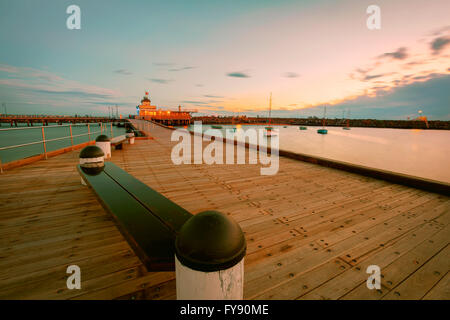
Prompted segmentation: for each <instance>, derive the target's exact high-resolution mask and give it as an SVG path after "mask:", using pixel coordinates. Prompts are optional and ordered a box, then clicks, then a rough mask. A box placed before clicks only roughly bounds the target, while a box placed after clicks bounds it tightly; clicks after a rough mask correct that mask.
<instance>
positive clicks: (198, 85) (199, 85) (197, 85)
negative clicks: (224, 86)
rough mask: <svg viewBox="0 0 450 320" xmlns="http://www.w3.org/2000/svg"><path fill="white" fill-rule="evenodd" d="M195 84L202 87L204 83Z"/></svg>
mask: <svg viewBox="0 0 450 320" xmlns="http://www.w3.org/2000/svg"><path fill="white" fill-rule="evenodd" d="M195 86H196V87H204V85H203V84H201V83H198V84H196V85H195Z"/></svg>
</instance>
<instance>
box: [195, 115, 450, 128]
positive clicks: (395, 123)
mask: <svg viewBox="0 0 450 320" xmlns="http://www.w3.org/2000/svg"><path fill="white" fill-rule="evenodd" d="M268 120H269V119H268V118H257V117H192V121H191V122H194V121H202V123H203V124H224V125H227V124H229V125H235V124H245V125H258V124H259V125H267V123H268V122H269V121H268ZM347 121H348V125H349V127H360V128H390V129H429V130H450V121H442V120H429V121H428V128H427V125H426V123H425V122H424V121H420V120H377V119H348V120H347V119H326V120H325V126H327V127H345V126H347ZM270 123H271V125H291V126H292V125H301V126H322V119H321V118H272V119H271V122H270Z"/></svg>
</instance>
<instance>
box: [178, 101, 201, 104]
mask: <svg viewBox="0 0 450 320" xmlns="http://www.w3.org/2000/svg"><path fill="white" fill-rule="evenodd" d="M181 103H186V104H207V102H204V101H193V100H183V101H181Z"/></svg>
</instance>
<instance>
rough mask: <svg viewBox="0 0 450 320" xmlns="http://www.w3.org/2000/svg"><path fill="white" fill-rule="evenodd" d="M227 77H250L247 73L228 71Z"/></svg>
mask: <svg viewBox="0 0 450 320" xmlns="http://www.w3.org/2000/svg"><path fill="white" fill-rule="evenodd" d="M227 76H228V77H233V78H250V76H249V75H248V74H245V73H243V72H230V73H227Z"/></svg>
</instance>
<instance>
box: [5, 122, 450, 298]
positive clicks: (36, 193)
mask: <svg viewBox="0 0 450 320" xmlns="http://www.w3.org/2000/svg"><path fill="white" fill-rule="evenodd" d="M150 133H151V136H152V137H153V139H151V140H136V141H135V144H134V145H129V146H128V145H127V147H126V148H124V149H123V150H113V151H112V159H111V161H113V162H114V163H115V164H116V165H118V166H120V167H121V168H123V169H124V170H126V171H127V172H128V173H130V174H132V175H134V176H135V177H137V178H138V179H139V180H141V181H142V182H144V183H145V184H147V185H148V186H149V187H151V188H153V189H155V190H156V191H158V192H160V193H161V194H163V195H164V196H165V197H167V198H169V199H170V200H172V201H174V202H175V203H177V204H178V205H180V206H182V207H183V208H185V209H187V210H188V211H190V212H191V213H193V214H196V213H198V212H201V211H204V210H218V211H221V212H223V213H225V214H227V215H229V216H230V217H232V218H234V219H235V220H236V221H237V222H238V223H239V224H240V226H241V227H242V229H243V231H244V233H245V236H246V240H247V245H248V251H247V256H246V259H245V277H244V279H245V284H244V298H246V299H407V298H412V299H448V298H449V293H448V281H449V276H448V275H449V272H448V271H449V270H448V268H449V266H448V242H449V222H450V198H449V197H446V196H444V195H438V194H434V193H430V192H426V191H421V190H418V189H413V188H409V187H406V186H403V185H396V184H392V183H389V182H386V181H382V180H377V179H374V178H370V177H365V176H362V175H357V174H353V173H349V172H345V171H340V170H336V169H333V168H327V167H323V166H318V165H315V164H312V163H307V162H301V161H296V160H294V159H289V158H283V157H281V158H280V163H279V171H278V173H277V174H276V175H274V176H261V175H260V167H261V165H260V164H240V165H218V164H212V165H206V164H191V165H184V164H182V165H174V164H173V163H172V161H171V158H170V156H171V151H172V147H173V146H174V145H175V144H176V143H177V142H171V141H170V135H171V133H172V131H170V130H167V129H164V128H162V127H160V126H155V125H150ZM204 144H205V145H206V144H207V143H206V142H205V143H204ZM224 152H225V148H224ZM249 152H255V150H247V151H246V154H247V155H248V153H249ZM78 154H79V151H78V150H74V151H71V152H68V153H65V154H61V155H58V156H55V157H52V158H49V159H48V160H41V161H37V162H35V163H32V164H29V165H26V166H23V167H19V168H15V169H12V170H9V171H7V172H5V173H4V174H2V175H0V299H175V298H176V296H175V273H174V272H148V271H147V270H146V269H145V267H144V266H143V265H142V263H141V262H140V260H139V259H138V257H137V256H136V255H135V253H134V252H133V251H132V249H131V248H130V246H129V245H128V243H127V242H126V241H125V239H124V238H123V237H122V235H121V233H120V232H119V231H118V229H117V227H116V225H115V224H114V222H113V221H112V220H111V219H109V217H108V215H107V214H106V213H105V211H104V210H103V208H102V207H101V205H100V204H99V203H98V201H97V200H96V198H95V196H94V194H93V192H92V191H91V190H89V189H88V188H87V187H85V186H82V185H81V184H80V177H79V175H78V173H77V171H76V164H77V163H78ZM71 264H77V265H79V266H80V268H81V280H82V289H81V290H68V289H67V288H66V279H67V276H68V275H67V274H66V268H67V266H69V265H71ZM371 264H378V265H379V266H380V267H381V272H382V275H383V278H382V289H381V290H380V291H381V292H378V291H377V290H375V291H371V290H369V289H367V287H366V286H365V281H366V279H367V277H368V275H367V274H366V273H365V271H366V267H367V266H368V265H371Z"/></svg>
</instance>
